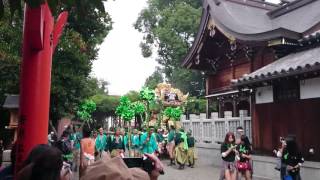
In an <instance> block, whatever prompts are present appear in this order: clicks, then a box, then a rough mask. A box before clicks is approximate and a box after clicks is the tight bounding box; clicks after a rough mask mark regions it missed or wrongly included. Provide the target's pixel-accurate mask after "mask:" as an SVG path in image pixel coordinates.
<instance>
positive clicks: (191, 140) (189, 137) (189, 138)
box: [187, 129, 195, 168]
mask: <svg viewBox="0 0 320 180" xmlns="http://www.w3.org/2000/svg"><path fill="white" fill-rule="evenodd" d="M187 142H188V162H189V167H191V168H194V163H195V149H194V144H195V139H194V137H192V131H191V129H190V130H189V131H188V133H187Z"/></svg>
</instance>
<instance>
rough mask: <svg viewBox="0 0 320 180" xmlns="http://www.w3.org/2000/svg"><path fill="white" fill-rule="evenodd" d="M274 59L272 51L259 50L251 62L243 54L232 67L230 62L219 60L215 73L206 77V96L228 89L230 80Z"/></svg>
mask: <svg viewBox="0 0 320 180" xmlns="http://www.w3.org/2000/svg"><path fill="white" fill-rule="evenodd" d="M274 59H275V58H274V52H273V50H272V49H270V48H260V49H259V50H256V53H255V55H254V56H253V58H252V60H250V59H248V58H247V57H244V56H243V54H242V55H241V56H240V57H237V58H236V59H235V60H234V62H233V65H231V63H230V60H227V59H222V60H220V62H219V68H218V70H217V73H216V74H215V75H211V76H209V77H208V80H207V82H208V84H207V88H208V89H207V92H208V93H207V95H208V94H211V93H210V92H215V91H219V90H221V89H223V88H228V87H230V85H231V79H238V78H241V77H242V76H243V75H244V74H249V73H251V72H253V71H255V70H257V69H259V68H261V67H263V66H266V65H268V64H270V63H272V62H273V61H274Z"/></svg>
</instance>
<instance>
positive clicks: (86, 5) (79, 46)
mask: <svg viewBox="0 0 320 180" xmlns="http://www.w3.org/2000/svg"><path fill="white" fill-rule="evenodd" d="M104 1H105V0H81V1H78V0H50V1H48V2H49V3H50V4H49V5H50V7H51V9H52V11H53V12H54V15H55V16H56V15H57V14H58V13H59V12H61V11H64V10H67V11H68V12H69V18H68V25H67V26H66V28H65V30H64V33H63V35H62V36H61V38H60V42H59V44H58V46H57V48H56V51H55V53H54V57H53V61H52V76H51V80H52V83H51V101H50V119H52V120H54V121H56V120H58V119H60V118H62V117H64V116H69V115H71V116H72V115H76V111H77V108H78V107H79V104H81V102H83V101H84V100H85V99H88V98H89V97H91V96H94V95H96V94H107V85H108V83H107V82H105V81H102V80H97V79H96V78H93V77H91V76H90V73H91V69H92V62H93V61H94V60H95V59H96V57H97V53H98V50H99V48H98V45H99V44H100V43H101V42H102V41H103V39H104V37H105V36H106V35H107V34H108V33H109V31H110V30H111V28H112V23H111V18H110V16H109V14H108V13H107V12H105V9H104V6H103V2H104ZM23 2H24V1H22V0H0V17H2V19H0V70H1V72H0V101H2V102H3V100H4V94H5V93H8V94H18V93H19V76H20V74H19V71H20V68H19V67H20V61H21V53H22V52H21V44H22V43H21V42H22V21H23V19H22V16H20V15H19V14H20V13H17V12H20V11H22V3H23ZM26 2H27V3H28V4H29V5H32V6H38V5H39V3H42V2H44V0H43V1H39V0H26ZM2 7H3V10H2V9H1V8H2ZM1 13H2V14H1Z"/></svg>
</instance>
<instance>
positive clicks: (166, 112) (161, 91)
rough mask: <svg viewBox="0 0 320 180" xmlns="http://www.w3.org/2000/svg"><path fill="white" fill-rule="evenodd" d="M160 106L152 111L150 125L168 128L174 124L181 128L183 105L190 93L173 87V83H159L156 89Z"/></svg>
mask: <svg viewBox="0 0 320 180" xmlns="http://www.w3.org/2000/svg"><path fill="white" fill-rule="evenodd" d="M154 92H155V95H156V101H157V104H158V108H155V109H154V110H153V111H152V115H151V119H150V121H149V126H154V127H159V126H160V127H161V128H164V129H166V128H167V127H169V126H171V125H173V126H175V127H176V128H180V127H181V124H180V121H179V120H180V117H181V115H182V113H183V111H182V109H183V105H184V104H185V103H186V101H187V98H188V94H183V93H182V92H181V90H179V89H176V88H173V87H172V86H171V84H167V83H159V84H158V85H157V87H156V88H155V90H154Z"/></svg>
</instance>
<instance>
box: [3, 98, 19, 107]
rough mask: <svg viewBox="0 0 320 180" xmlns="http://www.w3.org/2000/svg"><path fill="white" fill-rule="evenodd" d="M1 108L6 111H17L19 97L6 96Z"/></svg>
mask: <svg viewBox="0 0 320 180" xmlns="http://www.w3.org/2000/svg"><path fill="white" fill-rule="evenodd" d="M2 107H3V108H7V109H18V108H19V95H7V98H6V100H5V102H4V104H3V106H2Z"/></svg>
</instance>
